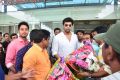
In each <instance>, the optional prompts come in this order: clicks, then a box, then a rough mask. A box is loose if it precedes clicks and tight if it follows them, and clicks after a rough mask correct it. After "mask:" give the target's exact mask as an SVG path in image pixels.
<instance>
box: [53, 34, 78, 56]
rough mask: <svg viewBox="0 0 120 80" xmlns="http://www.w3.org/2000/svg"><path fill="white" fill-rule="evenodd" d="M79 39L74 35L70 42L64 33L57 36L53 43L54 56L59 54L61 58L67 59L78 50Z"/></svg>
mask: <svg viewBox="0 0 120 80" xmlns="http://www.w3.org/2000/svg"><path fill="white" fill-rule="evenodd" d="M77 44H78V39H77V36H76V35H75V34H74V33H72V35H71V40H70V41H69V40H68V39H67V37H66V36H65V35H64V33H63V32H61V33H59V34H58V35H56V36H55V37H54V39H53V43H52V54H53V55H56V54H58V56H59V57H64V58H66V57H67V56H68V55H69V54H70V53H72V52H73V51H74V50H76V49H77Z"/></svg>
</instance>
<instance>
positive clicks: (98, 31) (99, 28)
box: [94, 26, 108, 34]
mask: <svg viewBox="0 0 120 80" xmlns="http://www.w3.org/2000/svg"><path fill="white" fill-rule="evenodd" d="M107 30H108V27H106V26H98V27H96V28H95V29H94V31H96V32H97V33H98V34H99V33H105V32H107Z"/></svg>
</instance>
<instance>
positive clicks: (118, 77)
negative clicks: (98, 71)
mask: <svg viewBox="0 0 120 80" xmlns="http://www.w3.org/2000/svg"><path fill="white" fill-rule="evenodd" d="M101 80H120V71H118V72H116V73H113V74H111V75H109V76H107V77H104V78H102V79H101Z"/></svg>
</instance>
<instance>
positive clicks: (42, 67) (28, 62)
mask: <svg viewBox="0 0 120 80" xmlns="http://www.w3.org/2000/svg"><path fill="white" fill-rule="evenodd" d="M50 68H51V64H50V60H49V55H48V53H47V50H43V49H41V48H40V47H39V46H38V45H37V44H33V46H32V47H31V48H30V49H29V50H28V52H27V53H26V54H25V56H24V59H23V70H28V69H34V70H35V75H34V80H45V79H46V77H47V75H48V72H49V70H50Z"/></svg>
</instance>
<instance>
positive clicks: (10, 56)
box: [5, 42, 16, 72]
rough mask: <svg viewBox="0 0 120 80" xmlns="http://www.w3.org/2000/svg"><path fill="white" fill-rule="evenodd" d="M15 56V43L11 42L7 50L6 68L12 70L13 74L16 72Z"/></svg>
mask: <svg viewBox="0 0 120 80" xmlns="http://www.w3.org/2000/svg"><path fill="white" fill-rule="evenodd" d="M15 54H16V50H15V45H14V43H13V42H11V43H10V44H9V45H8V48H7V52H6V59H5V63H6V67H7V68H8V69H10V71H12V72H16V71H15V68H14V60H15Z"/></svg>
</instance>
